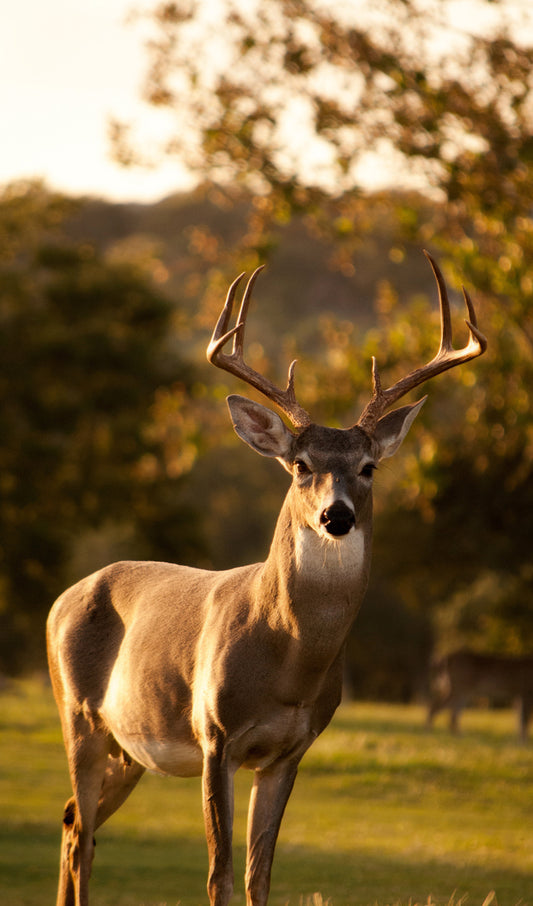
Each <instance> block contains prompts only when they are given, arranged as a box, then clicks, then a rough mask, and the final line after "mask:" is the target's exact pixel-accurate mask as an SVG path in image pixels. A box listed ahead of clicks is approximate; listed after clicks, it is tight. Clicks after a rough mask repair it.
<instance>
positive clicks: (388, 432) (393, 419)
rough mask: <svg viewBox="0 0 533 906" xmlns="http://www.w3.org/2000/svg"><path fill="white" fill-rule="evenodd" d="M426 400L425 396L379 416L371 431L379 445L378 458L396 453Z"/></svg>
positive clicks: (384, 457)
mask: <svg viewBox="0 0 533 906" xmlns="http://www.w3.org/2000/svg"><path fill="white" fill-rule="evenodd" d="M426 400H427V396H425V397H424V398H423V399H421V400H420V401H419V402H418V403H413V404H412V405H411V406H402V407H401V409H393V411H392V412H388V413H387V415H383V416H382V417H381V418H380V420H379V421H378V423H377V425H376V428H375V430H374V433H373V436H374V440H376V441H377V443H378V445H379V458H380V459H386V458H387V457H388V456H392V455H393V454H394V453H396V450H397V449H398V447H399V446H400V444H401V442H402V440H403V439H404V437H405V436H406V434H407V432H408V431H409V428H410V427H411V425H412V424H413V422H414V420H415V418H416V416H417V415H418V413H419V412H420V409H421V408H422V406H423V405H424V403H425V402H426Z"/></svg>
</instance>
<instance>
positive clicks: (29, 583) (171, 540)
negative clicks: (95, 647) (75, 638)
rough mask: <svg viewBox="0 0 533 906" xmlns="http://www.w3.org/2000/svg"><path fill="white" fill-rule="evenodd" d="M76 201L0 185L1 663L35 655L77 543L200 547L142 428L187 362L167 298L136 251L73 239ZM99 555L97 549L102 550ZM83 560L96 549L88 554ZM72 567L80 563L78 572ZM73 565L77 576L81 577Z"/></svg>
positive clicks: (142, 551) (152, 549) (79, 550)
mask: <svg viewBox="0 0 533 906" xmlns="http://www.w3.org/2000/svg"><path fill="white" fill-rule="evenodd" d="M74 210H75V204H74V203H73V202H72V201H70V200H68V199H65V198H62V197H60V196H57V195H55V194H54V193H50V192H47V191H46V190H45V189H44V188H43V187H42V186H39V185H37V184H33V185H32V184H30V185H22V186H21V185H16V186H11V187H8V188H7V189H6V190H4V192H3V193H2V194H1V195H0V237H1V241H0V345H1V353H0V363H1V365H0V394H1V398H2V407H1V410H0V438H1V441H0V537H1V546H0V627H1V631H0V639H1V642H0V662H1V663H2V666H3V668H4V669H7V670H15V669H20V668H22V667H26V668H28V667H31V666H32V665H33V666H37V665H39V664H42V654H43V637H44V619H45V617H46V614H47V612H48V610H49V608H50V605H51V603H52V601H53V600H54V597H55V596H56V595H57V594H58V593H59V592H60V591H62V590H63V588H64V586H65V582H66V580H67V578H71V577H70V576H69V571H68V563H69V559H70V558H71V557H73V556H77V558H78V561H79V562H80V563H83V564H84V565H85V567H86V569H85V571H88V570H89V569H90V568H91V567H93V566H94V567H96V566H100V565H103V564H102V563H101V562H98V560H99V553H98V551H97V550H95V551H93V554H92V555H91V554H90V553H88V552H87V550H85V549H84V548H85V546H86V545H89V544H90V540H89V539H90V537H91V532H94V531H95V530H97V529H98V530H102V528H103V527H107V533H108V536H109V537H108V543H107V545H106V550H105V555H104V556H105V560H104V562H106V561H107V558H108V557H109V555H110V553H114V554H115V555H119V554H120V553H121V550H120V545H121V541H122V546H123V547H124V549H127V550H128V551H129V552H130V553H132V552H136V553H137V555H139V556H145V557H149V556H151V555H154V554H155V553H157V555H158V556H164V555H165V552H166V556H167V557H170V556H171V555H172V554H173V553H174V550H175V549H176V546H179V547H180V548H181V549H183V550H184V551H185V552H188V553H189V555H191V552H194V553H196V552H197V548H198V537H197V535H196V534H195V530H194V515H193V514H192V513H188V512H185V509H184V507H183V504H180V505H178V493H179V489H178V484H179V483H178V482H176V481H174V482H170V481H169V480H168V479H167V478H166V470H165V469H164V468H161V467H160V466H159V467H158V461H162V453H161V450H160V449H159V448H158V445H157V443H156V442H155V441H154V439H153V437H152V435H153V431H152V434H151V432H150V430H149V417H150V410H151V407H152V405H153V403H154V393H155V391H156V389H157V388H158V387H159V386H160V384H161V383H164V382H169V380H170V379H172V381H181V382H186V381H187V380H188V379H189V377H190V375H191V372H190V369H189V368H188V367H187V366H186V365H185V364H184V363H181V362H179V361H178V360H177V359H176V356H175V355H173V354H172V353H171V352H170V351H168V350H167V351H166V352H165V349H164V342H165V341H166V340H167V335H168V331H169V325H170V314H171V311H170V306H169V303H168V301H167V300H166V299H165V297H164V296H162V295H161V293H160V292H157V291H156V290H155V288H154V286H153V285H152V283H151V281H150V280H149V279H148V276H147V274H146V272H143V269H142V268H141V267H140V266H139V264H138V263H137V264H135V263H132V262H127V261H126V260H120V261H114V260H113V259H112V256H110V255H109V256H105V255H102V254H100V253H99V252H98V251H97V250H96V247H95V246H94V245H92V244H90V243H87V242H83V243H74V242H72V241H71V240H70V239H69V238H68V237H67V236H66V235H65V232H64V223H65V221H66V219H67V218H68V216H71V215H72V214H73V213H74ZM126 542H127V543H126ZM102 554H104V552H103V551H102V552H101V553H100V556H101V555H102ZM92 560H94V561H95V562H92ZM81 574H83V573H81ZM81 574H77V575H75V578H81Z"/></svg>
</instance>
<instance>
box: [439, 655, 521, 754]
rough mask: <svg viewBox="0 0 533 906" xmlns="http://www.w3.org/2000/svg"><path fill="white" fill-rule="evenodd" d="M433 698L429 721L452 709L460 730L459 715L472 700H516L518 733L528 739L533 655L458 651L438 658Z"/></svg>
mask: <svg viewBox="0 0 533 906" xmlns="http://www.w3.org/2000/svg"><path fill="white" fill-rule="evenodd" d="M430 674H431V675H430V684H431V700H430V703H429V708H428V724H429V725H431V724H432V722H433V718H434V717H435V716H436V715H437V714H438V713H439V711H443V710H445V709H448V708H449V710H450V730H451V731H452V733H457V732H458V731H459V717H460V714H461V711H462V710H463V708H465V707H466V705H468V704H469V703H471V702H472V701H475V700H476V699H480V698H487V699H488V700H489V701H490V702H495V703H505V702H507V701H514V702H516V704H517V709H518V734H519V736H520V739H521V740H522V742H525V741H526V739H527V728H528V723H529V719H530V716H531V711H532V710H533V657H506V656H504V655H494V654H477V653H476V652H474V651H466V650H465V651H454V652H452V653H451V654H447V655H444V656H443V657H441V658H438V659H436V660H435V661H434V662H433V663H432V664H431V667H430Z"/></svg>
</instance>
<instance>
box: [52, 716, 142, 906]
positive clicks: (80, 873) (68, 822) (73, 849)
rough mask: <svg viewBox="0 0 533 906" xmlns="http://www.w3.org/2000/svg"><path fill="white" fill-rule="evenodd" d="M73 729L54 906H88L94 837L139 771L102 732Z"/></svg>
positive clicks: (83, 721)
mask: <svg viewBox="0 0 533 906" xmlns="http://www.w3.org/2000/svg"><path fill="white" fill-rule="evenodd" d="M76 723H77V731H78V732H77V733H75V734H74V742H73V743H72V741H71V743H70V745H69V744H68V743H67V752H68V758H69V769H70V775H71V780H72V788H73V791H74V796H73V797H72V798H71V799H69V800H68V802H67V803H66V806H65V811H64V816H63V837H62V843H61V862H60V878H59V891H58V898H57V906H88V901H89V878H90V874H91V868H92V862H93V858H94V847H95V841H94V833H95V831H96V829H97V828H98V827H100V826H101V825H102V824H103V823H104V822H105V821H106V820H107V819H108V818H109V817H110V815H112V814H113V812H115V811H116V810H117V809H118V808H119V807H120V806H121V805H122V803H123V802H124V801H125V800H126V799H127V797H128V796H129V794H130V793H131V791H132V789H133V788H134V787H135V786H136V784H137V782H138V781H139V779H140V778H141V777H142V775H143V773H144V770H145V769H144V768H143V767H141V765H139V764H137V762H134V761H131V760H130V759H129V758H128V756H126V755H125V754H124V753H123V752H122V750H121V749H120V748H119V747H118V746H117V744H116V743H115V741H114V740H113V738H112V737H111V736H110V735H109V734H108V733H107V731H105V729H104V728H101V729H100V728H99V727H98V726H95V724H94V722H93V721H92V720H90V719H87V718H86V717H81V716H79V717H78V718H77V720H76ZM83 730H85V731H86V732H85V733H83ZM80 731H81V732H80ZM69 735H70V734H69Z"/></svg>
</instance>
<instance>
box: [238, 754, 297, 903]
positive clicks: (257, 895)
mask: <svg viewBox="0 0 533 906" xmlns="http://www.w3.org/2000/svg"><path fill="white" fill-rule="evenodd" d="M297 771H298V760H291V761H279V762H277V763H276V764H274V765H271V766H270V767H269V768H266V769H265V770H263V771H261V770H256V772H255V775H254V783H253V787H252V793H251V796H250V807H249V811H248V834H247V836H248V839H247V855H246V902H247V904H248V906H265V904H266V902H267V899H268V893H269V890H270V872H271V869H272V860H273V858H274V848H275V846H276V840H277V839H278V832H279V827H280V824H281V819H282V817H283V812H284V811H285V806H286V805H287V800H288V798H289V796H290V794H291V790H292V788H293V785H294V781H295V778H296V773H297Z"/></svg>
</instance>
